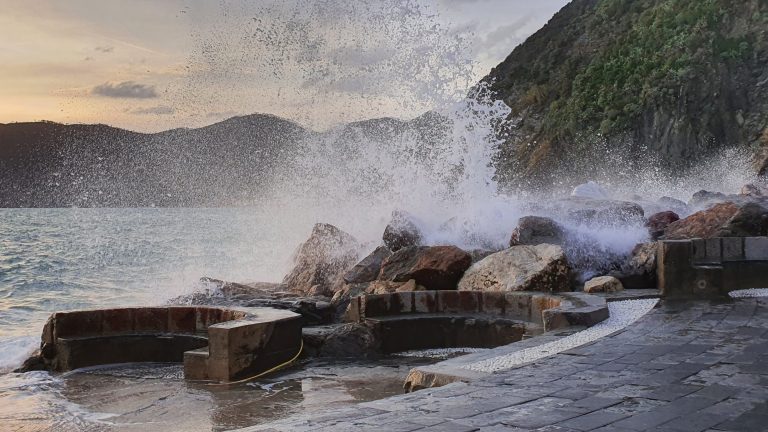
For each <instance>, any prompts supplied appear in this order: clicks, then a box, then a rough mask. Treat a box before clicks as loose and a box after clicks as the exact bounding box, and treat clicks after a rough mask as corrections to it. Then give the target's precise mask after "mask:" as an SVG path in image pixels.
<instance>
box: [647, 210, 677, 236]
mask: <svg viewBox="0 0 768 432" xmlns="http://www.w3.org/2000/svg"><path fill="white" fill-rule="evenodd" d="M679 220H680V216H678V215H677V213H675V212H673V211H663V212H660V213H656V214H653V215H651V216H650V217H649V218H648V222H646V223H645V226H647V227H648V232H649V233H650V234H651V239H653V240H656V239H658V238H659V237H661V236H663V235H664V230H665V229H667V226H668V225H669V224H671V223H672V222H677V221H679Z"/></svg>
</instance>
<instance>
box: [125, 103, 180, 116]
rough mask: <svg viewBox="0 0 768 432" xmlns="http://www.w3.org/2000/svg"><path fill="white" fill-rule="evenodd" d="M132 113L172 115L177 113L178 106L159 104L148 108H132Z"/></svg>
mask: <svg viewBox="0 0 768 432" xmlns="http://www.w3.org/2000/svg"><path fill="white" fill-rule="evenodd" d="M130 112H131V114H140V115H172V114H175V113H176V108H174V107H171V106H167V105H158V106H153V107H146V108H135V109H132V110H131V111H130Z"/></svg>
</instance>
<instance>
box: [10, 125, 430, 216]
mask: <svg viewBox="0 0 768 432" xmlns="http://www.w3.org/2000/svg"><path fill="white" fill-rule="evenodd" d="M441 121H444V120H441V118H439V116H435V115H434V114H431V113H428V114H425V115H423V116H421V117H418V118H416V119H414V120H412V121H400V120H397V119H392V118H381V119H372V120H366V121H360V122H355V123H350V124H347V125H341V126H339V127H337V128H334V129H332V130H330V131H327V132H322V133H319V132H315V131H311V130H308V129H305V128H303V127H302V126H300V125H298V124H296V123H293V122H291V121H289V120H285V119H281V118H279V117H275V116H271V115H264V114H254V115H249V116H242V117H234V118H231V119H228V120H225V121H222V122H220V123H216V124H213V125H210V126H206V127H202V128H198V129H173V130H169V131H165V132H160V133H156V134H140V133H135V132H130V131H127V130H122V129H118V128H114V127H110V126H105V125H79V124H74V125H64V124H59V123H52V122H35V123H12V124H0V207H72V206H75V207H147V206H157V207H222V206H242V205H255V204H257V203H258V202H259V200H260V199H261V198H264V197H265V196H267V195H268V194H269V193H271V192H275V193H278V194H279V193H282V192H281V189H280V188H281V185H289V184H295V183H297V182H312V181H314V180H313V179H316V178H318V177H322V175H328V172H318V171H323V170H326V171H334V172H338V171H340V170H348V171H350V170H360V169H362V173H361V175H362V174H365V173H367V174H370V171H369V170H367V169H365V167H367V166H368V165H366V164H367V163H370V161H369V160H368V159H369V158H370V157H371V155H369V154H368V151H369V149H371V148H377V149H393V151H394V144H396V143H397V142H398V141H399V140H400V139H402V137H403V136H407V135H409V134H416V135H418V136H419V137H420V140H419V142H420V148H421V149H422V150H423V151H425V152H426V151H427V149H428V148H429V147H430V146H431V145H433V143H441V142H443V141H444V138H443V136H442V135H440V134H438V135H435V133H436V131H437V132H440V131H443V130H444V129H443V126H442V123H441ZM436 125H437V126H440V127H437V128H436V127H435V126H436ZM435 145H437V144H435ZM409 157H418V155H416V154H410V155H409ZM310 186H312V187H313V185H308V187H310Z"/></svg>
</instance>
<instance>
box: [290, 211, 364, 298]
mask: <svg viewBox="0 0 768 432" xmlns="http://www.w3.org/2000/svg"><path fill="white" fill-rule="evenodd" d="M360 247H361V246H360V244H359V243H358V242H357V240H356V239H355V238H354V237H352V236H351V235H349V234H347V233H345V232H344V231H342V230H340V229H338V228H336V227H335V226H333V225H329V224H316V225H315V227H314V228H313V229H312V235H310V237H309V239H307V241H306V242H304V243H303V244H302V245H301V246H299V248H298V250H297V252H296V254H295V257H294V263H295V267H294V268H293V270H291V272H290V273H288V275H286V276H285V278H284V279H283V284H285V285H288V287H290V289H291V290H292V291H294V292H299V293H304V294H306V293H309V292H310V291H312V292H315V293H324V294H327V293H332V292H334V291H335V290H336V288H337V287H341V284H342V283H343V280H342V275H343V274H344V272H346V271H347V270H348V269H349V268H350V267H352V266H353V265H355V263H356V262H357V260H358V254H359V250H360Z"/></svg>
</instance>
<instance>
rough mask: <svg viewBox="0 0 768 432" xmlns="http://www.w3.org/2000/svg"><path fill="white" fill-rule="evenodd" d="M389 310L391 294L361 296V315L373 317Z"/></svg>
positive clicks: (384, 313)
mask: <svg viewBox="0 0 768 432" xmlns="http://www.w3.org/2000/svg"><path fill="white" fill-rule="evenodd" d="M387 311H389V294H375V295H366V296H361V297H360V316H361V317H366V318H373V317H377V316H383V315H386V314H387Z"/></svg>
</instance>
